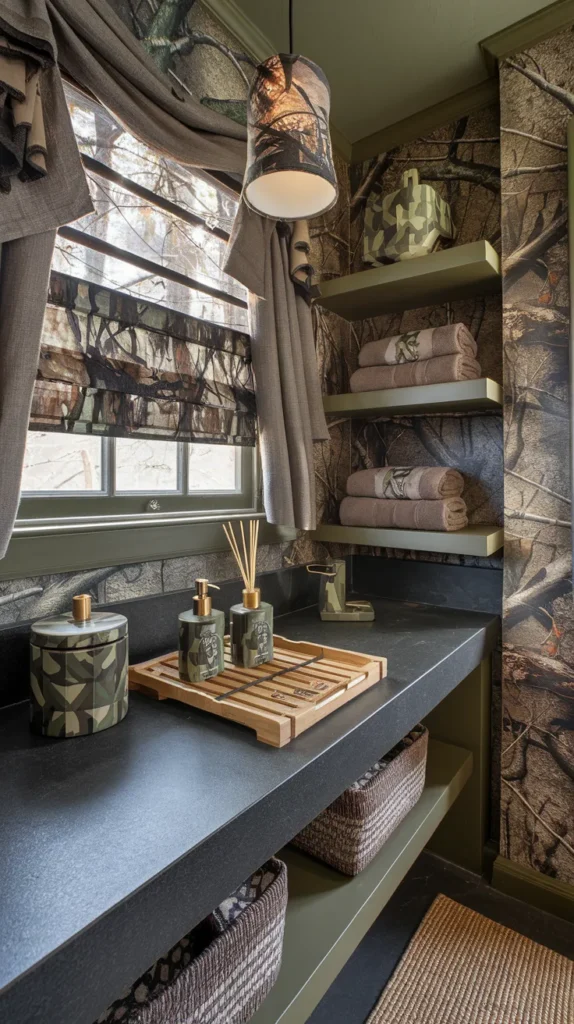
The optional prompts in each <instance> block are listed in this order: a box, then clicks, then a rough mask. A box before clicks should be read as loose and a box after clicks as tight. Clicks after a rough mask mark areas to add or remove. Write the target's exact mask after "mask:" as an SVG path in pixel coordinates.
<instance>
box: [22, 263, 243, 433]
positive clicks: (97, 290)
mask: <svg viewBox="0 0 574 1024" xmlns="http://www.w3.org/2000/svg"><path fill="white" fill-rule="evenodd" d="M30 427H31V429H37V430H61V431H68V432H74V433H91V434H110V435H113V436H116V437H134V436H137V437H141V438H161V439H163V440H165V439H166V438H170V439H173V440H177V441H195V442H201V443H210V444H232V445H254V444H255V438H256V425H255V395H254V392H253V378H252V373H251V361H250V345H249V337H248V335H247V334H245V333H242V332H241V331H237V330H233V329H232V328H230V327H225V326H222V325H220V324H213V323H209V322H208V321H206V320H200V319H198V318H196V317H193V316H189V315H186V314H185V313H182V312H180V311H178V310H174V309H169V308H167V307H164V306H161V305H158V304H155V303H151V302H148V301H147V300H144V299H141V298H138V297H136V296H133V295H128V294H125V293H122V292H120V291H116V290H114V289H110V288H105V287H103V286H101V285H98V284H95V283H93V282H90V281H85V280H80V279H78V278H76V277H72V276H70V275H67V274H62V273H60V272H58V271H52V276H51V282H50V290H49V295H48V307H47V310H46V316H45V320H44V330H43V336H42V348H41V353H40V364H39V369H38V378H37V380H36V384H35V387H34V395H33V399H32V413H31V420H30Z"/></svg>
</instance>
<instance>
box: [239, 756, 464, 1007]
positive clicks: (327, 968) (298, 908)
mask: <svg viewBox="0 0 574 1024" xmlns="http://www.w3.org/2000/svg"><path fill="white" fill-rule="evenodd" d="M471 771H472V754H471V753H469V752H468V751H467V750H463V749H462V748H460V747H456V746H453V745H451V744H449V743H441V742H439V741H438V740H432V739H431V740H430V742H429V754H428V764H427V777H426V785H425V789H424V791H423V795H422V796H421V798H420V800H419V802H418V803H417V804H416V806H415V807H413V809H412V811H410V812H409V814H408V815H407V816H406V818H405V819H404V820H403V821H402V822H401V824H400V825H399V826H398V828H397V829H396V830H395V831H394V832H393V834H392V835H391V837H390V838H389V839H388V840H387V842H386V843H385V845H384V846H383V848H382V850H381V851H380V853H378V854H377V856H376V857H375V858H374V860H372V861H371V863H370V864H369V865H368V867H367V868H365V870H364V871H362V872H361V873H360V874H359V875H357V876H356V877H355V878H346V877H345V876H344V875H340V874H339V873H338V872H336V871H334V870H333V869H332V868H329V867H327V866H325V865H323V864H320V863H318V862H317V861H314V860H312V859H311V858H310V857H306V856H305V855H304V854H302V853H299V852H298V851H296V850H291V849H288V850H283V851H282V852H281V853H280V857H282V858H283V859H284V860H285V861H286V862H287V867H288V876H289V903H288V907H287V922H286V927H285V944H284V948H283V965H282V967H281V973H280V975H279V978H278V980H277V983H276V984H275V987H274V988H273V989H272V990H271V992H270V994H269V996H268V997H267V999H266V1000H265V1003H264V1004H263V1006H262V1007H261V1009H260V1010H259V1011H258V1013H256V1014H255V1016H254V1018H253V1024H301V1021H304V1020H307V1019H308V1017H309V1015H310V1014H311V1013H312V1012H313V1010H314V1008H315V1006H317V1003H318V1002H319V1001H320V999H321V998H322V996H323V995H324V994H325V992H326V991H327V989H328V988H329V986H330V985H331V984H332V982H333V981H334V980H335V978H336V976H337V974H338V973H339V971H340V970H341V968H342V967H343V965H344V964H345V963H346V961H347V960H348V958H349V956H350V955H351V953H352V952H353V950H354V949H355V948H356V947H357V946H358V944H359V942H360V941H361V939H362V938H363V936H364V935H365V934H366V932H367V931H368V929H369V928H370V926H371V925H372V923H373V922H374V921H375V920H376V918H377V917H378V915H379V914H380V912H381V910H382V909H383V907H384V906H385V904H386V903H387V902H388V901H389V899H390V897H391V896H392V894H393V892H394V891H395V889H396V888H397V886H398V885H399V883H400V882H401V881H402V879H403V878H404V876H405V875H406V873H407V871H408V870H409V868H410V867H411V866H412V864H413V863H414V861H415V860H416V858H417V857H418V855H419V853H421V851H422V850H423V849H424V847H425V846H426V844H427V843H428V841H429V839H430V838H431V836H432V834H433V833H434V831H435V830H436V828H437V826H438V825H439V824H440V822H441V821H442V819H443V818H444V816H445V815H446V813H447V811H448V810H449V808H450V807H451V806H452V804H453V803H454V801H455V800H456V798H457V796H458V795H459V793H460V792H461V790H462V788H463V786H464V785H465V783H466V782H467V781H468V779H469V778H470V774H471Z"/></svg>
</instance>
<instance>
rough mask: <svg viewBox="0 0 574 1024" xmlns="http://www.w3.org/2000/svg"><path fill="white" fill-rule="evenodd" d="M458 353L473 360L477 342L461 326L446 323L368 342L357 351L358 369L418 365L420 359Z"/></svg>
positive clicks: (465, 328) (464, 327)
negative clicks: (397, 364) (361, 367)
mask: <svg viewBox="0 0 574 1024" xmlns="http://www.w3.org/2000/svg"><path fill="white" fill-rule="evenodd" d="M457 352H459V353H460V354H461V355H463V356H470V358H471V359H474V358H476V341H475V340H474V338H473V336H472V334H471V333H470V331H469V330H468V328H467V327H466V326H465V325H464V324H445V325H444V326H443V327H429V328H427V329H426V330H424V331H409V332H408V333H407V334H395V335H393V337H392V338H381V339H380V340H379V341H369V342H367V344H366V345H364V346H363V348H362V349H361V351H360V352H359V366H384V365H386V366H392V365H394V364H396V363H417V362H419V361H420V360H422V359H434V358H435V357H436V356H449V355H455V354H456V353H457Z"/></svg>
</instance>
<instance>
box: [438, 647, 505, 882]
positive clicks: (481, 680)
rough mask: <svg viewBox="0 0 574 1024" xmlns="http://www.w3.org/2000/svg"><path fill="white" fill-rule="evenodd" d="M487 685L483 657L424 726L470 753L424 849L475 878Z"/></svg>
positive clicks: (484, 779) (486, 745)
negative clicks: (459, 787) (460, 783)
mask: <svg viewBox="0 0 574 1024" xmlns="http://www.w3.org/2000/svg"><path fill="white" fill-rule="evenodd" d="M491 682H492V665H491V660H490V658H485V659H484V660H483V661H481V663H480V665H479V666H478V668H475V669H474V671H473V672H471V673H470V675H469V676H467V677H466V679H463V681H462V682H461V683H459V685H458V686H457V687H456V689H454V690H452V691H451V692H450V693H449V695H448V697H445V699H444V700H442V701H441V702H440V704H437V706H436V708H434V709H433V710H432V711H431V713H430V715H428V716H427V718H426V719H425V723H424V724H425V725H426V726H427V728H428V730H429V733H430V735H431V736H432V737H433V738H434V739H435V740H442V741H443V742H446V743H452V741H453V739H454V738H456V742H457V743H460V744H461V746H463V747H464V748H465V750H470V752H471V753H472V775H471V777H470V779H469V781H468V782H467V784H466V786H465V787H464V790H463V791H462V793H461V795H460V796H459V798H458V800H457V801H456V803H455V805H454V807H452V808H451V810H450V811H449V813H448V814H447V816H446V817H445V819H444V821H443V822H441V824H440V826H439V828H438V829H437V830H436V832H435V833H434V835H433V837H432V839H431V841H430V843H429V849H431V850H432V851H433V852H434V853H438V854H439V855H440V856H441V857H446V858H447V860H450V861H453V862H454V863H455V864H460V866H461V867H463V868H468V870H469V871H474V872H475V873H476V874H482V871H483V867H484V857H485V853H484V847H485V843H486V836H487V831H488V801H489V795H488V794H489V781H490V706H491V698H490V691H491Z"/></svg>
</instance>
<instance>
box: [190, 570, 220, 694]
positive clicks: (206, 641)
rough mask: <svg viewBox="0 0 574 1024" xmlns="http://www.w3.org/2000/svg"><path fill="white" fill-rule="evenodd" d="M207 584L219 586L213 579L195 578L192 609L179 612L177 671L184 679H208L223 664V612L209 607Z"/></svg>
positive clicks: (194, 681)
mask: <svg viewBox="0 0 574 1024" xmlns="http://www.w3.org/2000/svg"><path fill="white" fill-rule="evenodd" d="M209 587H213V588H214V589H215V590H219V587H216V586H215V584H214V583H209V582H208V580H206V579H203V578H200V579H197V580H196V581H195V590H196V593H195V596H194V598H193V610H192V611H188V612H182V613H181V615H180V616H179V674H180V677H181V678H182V679H183V680H184V681H185V682H186V683H200V682H201V681H202V680H203V679H211V678H212V676H217V675H219V673H220V672H223V669H224V667H225V664H224V659H223V636H224V633H225V615H224V614H223V612H220V611H218V610H217V609H216V608H212V607H211V595H210V594H209V592H208V588H209Z"/></svg>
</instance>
